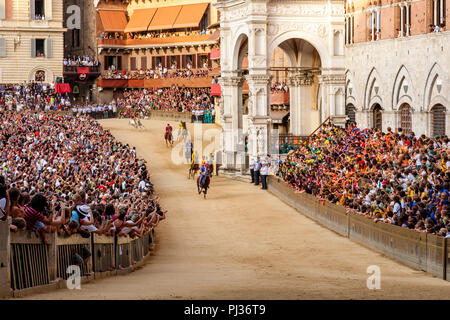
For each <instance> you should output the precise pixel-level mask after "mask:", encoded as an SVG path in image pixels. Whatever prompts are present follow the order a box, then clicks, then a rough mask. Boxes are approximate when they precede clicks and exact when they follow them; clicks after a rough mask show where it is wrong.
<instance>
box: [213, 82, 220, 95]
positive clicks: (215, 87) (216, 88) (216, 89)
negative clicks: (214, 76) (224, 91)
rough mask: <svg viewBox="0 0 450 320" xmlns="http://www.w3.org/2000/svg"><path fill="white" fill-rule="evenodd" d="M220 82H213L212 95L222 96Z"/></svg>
mask: <svg viewBox="0 0 450 320" xmlns="http://www.w3.org/2000/svg"><path fill="white" fill-rule="evenodd" d="M220 91H221V89H220V84H212V85H211V95H212V96H220V93H221V92H220Z"/></svg>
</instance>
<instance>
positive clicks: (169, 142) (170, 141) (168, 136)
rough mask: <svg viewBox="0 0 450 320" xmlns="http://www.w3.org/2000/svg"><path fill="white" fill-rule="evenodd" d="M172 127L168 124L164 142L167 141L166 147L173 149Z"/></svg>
mask: <svg viewBox="0 0 450 320" xmlns="http://www.w3.org/2000/svg"><path fill="white" fill-rule="evenodd" d="M172 130H173V129H172V126H171V125H170V124H167V126H166V132H165V133H164V140H166V146H169V145H170V147H171V148H172V147H173V135H172Z"/></svg>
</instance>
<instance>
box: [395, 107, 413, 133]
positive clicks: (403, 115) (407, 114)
mask: <svg viewBox="0 0 450 320" xmlns="http://www.w3.org/2000/svg"><path fill="white" fill-rule="evenodd" d="M398 112H399V118H400V119H399V120H400V121H399V127H400V128H402V130H403V132H404V133H406V134H408V133H410V132H411V130H412V114H411V106H410V105H409V104H408V103H404V104H402V105H401V106H400V108H399V110H398Z"/></svg>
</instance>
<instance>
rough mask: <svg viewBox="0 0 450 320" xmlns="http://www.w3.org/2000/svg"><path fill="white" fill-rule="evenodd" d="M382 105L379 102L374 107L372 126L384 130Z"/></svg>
mask: <svg viewBox="0 0 450 320" xmlns="http://www.w3.org/2000/svg"><path fill="white" fill-rule="evenodd" d="M382 110H383V109H382V108H381V106H380V105H379V104H378V103H377V104H375V105H374V106H373V107H372V128H373V129H379V130H383V113H382Z"/></svg>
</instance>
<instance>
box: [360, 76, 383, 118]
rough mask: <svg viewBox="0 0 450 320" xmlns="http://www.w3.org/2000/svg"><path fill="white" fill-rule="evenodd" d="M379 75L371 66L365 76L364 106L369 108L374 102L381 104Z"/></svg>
mask: <svg viewBox="0 0 450 320" xmlns="http://www.w3.org/2000/svg"><path fill="white" fill-rule="evenodd" d="M380 82H381V81H380V75H379V74H378V71H377V70H376V69H375V68H373V69H372V71H370V73H369V77H368V78H367V82H366V88H365V90H364V108H365V109H371V108H372V106H373V105H374V104H375V103H378V104H379V105H380V106H383V100H382V99H381V86H380Z"/></svg>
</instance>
